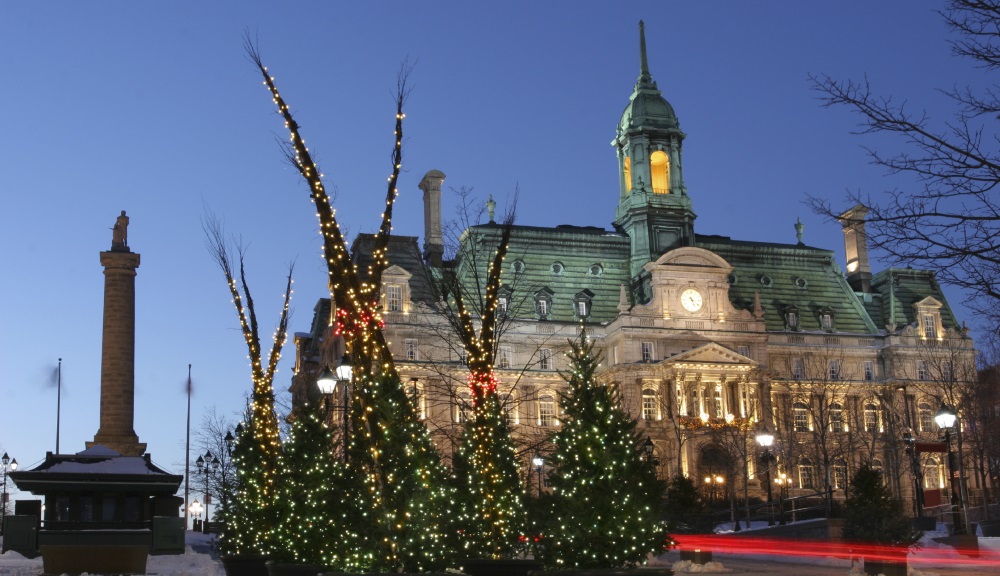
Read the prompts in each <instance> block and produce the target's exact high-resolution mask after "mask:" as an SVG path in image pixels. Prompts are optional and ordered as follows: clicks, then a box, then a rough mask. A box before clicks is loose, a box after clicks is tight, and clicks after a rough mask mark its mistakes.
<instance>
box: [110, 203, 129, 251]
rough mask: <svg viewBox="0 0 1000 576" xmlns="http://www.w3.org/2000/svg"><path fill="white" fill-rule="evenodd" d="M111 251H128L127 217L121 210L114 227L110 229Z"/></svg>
mask: <svg viewBox="0 0 1000 576" xmlns="http://www.w3.org/2000/svg"><path fill="white" fill-rule="evenodd" d="M111 231H112V232H111V249H112V250H128V216H126V215H125V211H124V210H122V214H121V216H119V217H118V219H117V220H115V227H114V228H112V229H111Z"/></svg>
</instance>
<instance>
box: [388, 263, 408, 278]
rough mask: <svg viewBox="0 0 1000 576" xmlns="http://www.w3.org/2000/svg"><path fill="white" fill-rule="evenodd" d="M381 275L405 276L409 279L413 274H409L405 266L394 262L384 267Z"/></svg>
mask: <svg viewBox="0 0 1000 576" xmlns="http://www.w3.org/2000/svg"><path fill="white" fill-rule="evenodd" d="M382 275H383V276H390V277H393V278H405V279H407V280H409V279H410V278H411V277H412V276H413V274H410V273H409V272H407V271H406V268H403V267H402V266H399V265H396V264H393V265H391V266H389V267H388V268H386V269H385V272H383V273H382Z"/></svg>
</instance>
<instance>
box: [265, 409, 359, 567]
mask: <svg viewBox="0 0 1000 576" xmlns="http://www.w3.org/2000/svg"><path fill="white" fill-rule="evenodd" d="M282 452H283V454H282V459H281V470H282V476H283V478H282V486H281V490H280V492H279V494H278V500H279V501H281V502H283V503H284V506H283V508H284V510H283V513H282V515H281V518H279V520H278V525H277V529H276V531H275V543H276V546H275V549H274V553H273V554H272V558H273V559H274V560H277V561H280V562H294V563H302V564H315V565H318V566H323V567H337V568H341V567H343V566H344V564H345V558H346V557H347V556H348V552H347V551H348V550H349V548H350V544H351V542H350V539H349V538H347V537H346V536H347V531H346V530H345V526H346V524H347V523H346V518H347V517H348V511H347V510H345V509H344V506H343V501H344V500H345V498H344V496H345V482H344V467H343V464H342V463H341V462H340V461H339V460H337V459H336V458H335V457H334V455H333V431H332V430H331V429H330V428H329V427H328V426H327V425H326V412H325V409H324V408H323V407H321V406H320V405H318V404H313V405H309V404H305V405H302V406H299V407H298V408H296V410H295V414H294V418H293V420H292V424H291V427H290V429H289V432H288V438H287V439H286V440H285V442H284V444H283V445H282Z"/></svg>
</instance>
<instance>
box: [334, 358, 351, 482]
mask: <svg viewBox="0 0 1000 576" xmlns="http://www.w3.org/2000/svg"><path fill="white" fill-rule="evenodd" d="M352 378H354V367H353V366H351V357H350V356H348V355H347V354H344V357H343V358H341V359H340V366H337V379H338V380H340V383H341V388H343V390H344V393H343V403H342V406H341V407H342V408H343V410H344V422H343V426H342V427H341V430H340V435H341V436H342V439H343V442H344V462H347V431H348V430H347V429H348V425H349V424H350V420H349V419H348V418H349V416H350V414H349V411H348V397H347V394H348V387H349V386H350V384H351V379H352Z"/></svg>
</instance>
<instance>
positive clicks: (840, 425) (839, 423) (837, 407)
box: [830, 402, 847, 433]
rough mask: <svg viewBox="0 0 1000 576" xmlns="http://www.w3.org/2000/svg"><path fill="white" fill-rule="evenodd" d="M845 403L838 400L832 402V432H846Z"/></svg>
mask: <svg viewBox="0 0 1000 576" xmlns="http://www.w3.org/2000/svg"><path fill="white" fill-rule="evenodd" d="M845 430H847V428H846V427H845V426H844V405H843V404H840V403H838V402H834V403H833V404H830V432H836V433H840V432H844V431H845Z"/></svg>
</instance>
